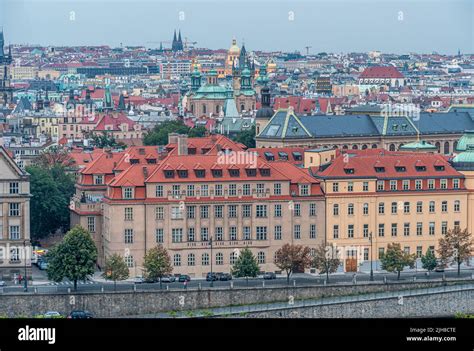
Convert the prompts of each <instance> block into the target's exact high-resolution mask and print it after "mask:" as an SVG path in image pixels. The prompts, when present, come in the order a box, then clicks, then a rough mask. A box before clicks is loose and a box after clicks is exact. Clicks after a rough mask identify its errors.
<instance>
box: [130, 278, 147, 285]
mask: <svg viewBox="0 0 474 351" xmlns="http://www.w3.org/2000/svg"><path fill="white" fill-rule="evenodd" d="M144 282H145V278H143V277H135V278H133V283H134V284H143V283H144Z"/></svg>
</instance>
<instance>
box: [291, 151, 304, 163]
mask: <svg viewBox="0 0 474 351" xmlns="http://www.w3.org/2000/svg"><path fill="white" fill-rule="evenodd" d="M293 158H294V159H295V161H301V160H303V156H302V155H301V153H300V152H296V151H295V152H293Z"/></svg>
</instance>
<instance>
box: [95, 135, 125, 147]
mask: <svg viewBox="0 0 474 351" xmlns="http://www.w3.org/2000/svg"><path fill="white" fill-rule="evenodd" d="M92 140H93V141H94V145H95V146H96V147H98V148H101V149H103V148H105V147H116V146H119V147H122V146H125V144H124V143H122V142H117V141H116V140H115V138H114V137H113V136H111V135H109V134H108V133H106V132H102V133H101V134H99V135H97V134H94V135H92Z"/></svg>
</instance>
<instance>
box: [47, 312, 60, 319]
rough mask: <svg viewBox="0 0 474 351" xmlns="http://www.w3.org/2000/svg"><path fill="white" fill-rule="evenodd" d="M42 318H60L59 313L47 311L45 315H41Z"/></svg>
mask: <svg viewBox="0 0 474 351" xmlns="http://www.w3.org/2000/svg"><path fill="white" fill-rule="evenodd" d="M43 317H44V318H58V317H61V313H59V312H57V311H48V312H46V313H45V314H43Z"/></svg>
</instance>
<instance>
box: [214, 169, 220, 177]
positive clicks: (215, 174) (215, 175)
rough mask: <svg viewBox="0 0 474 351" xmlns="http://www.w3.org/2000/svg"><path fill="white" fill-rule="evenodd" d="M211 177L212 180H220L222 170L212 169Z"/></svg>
mask: <svg viewBox="0 0 474 351" xmlns="http://www.w3.org/2000/svg"><path fill="white" fill-rule="evenodd" d="M212 176H213V177H214V178H221V177H222V169H213V170H212Z"/></svg>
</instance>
